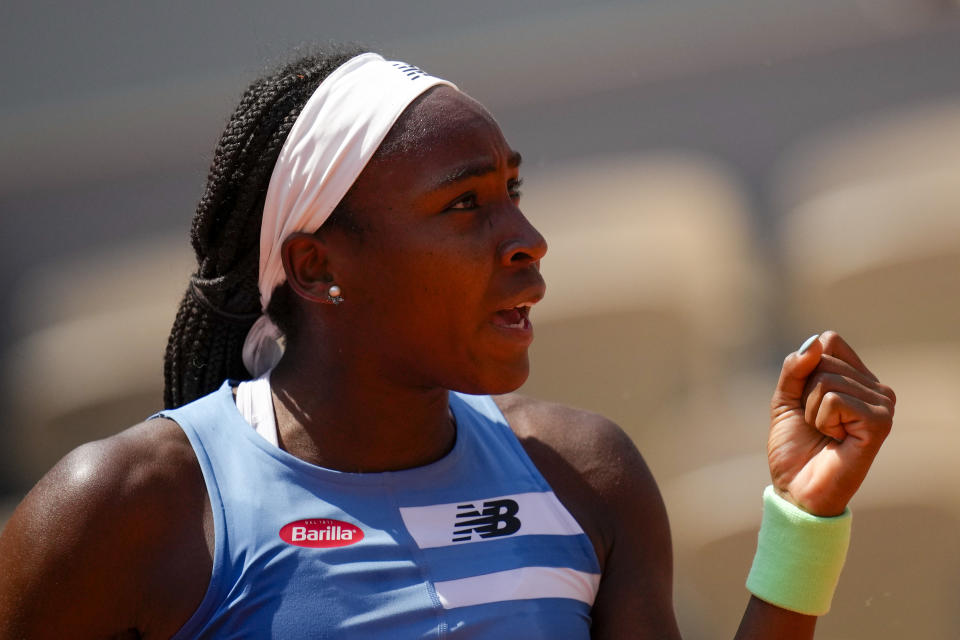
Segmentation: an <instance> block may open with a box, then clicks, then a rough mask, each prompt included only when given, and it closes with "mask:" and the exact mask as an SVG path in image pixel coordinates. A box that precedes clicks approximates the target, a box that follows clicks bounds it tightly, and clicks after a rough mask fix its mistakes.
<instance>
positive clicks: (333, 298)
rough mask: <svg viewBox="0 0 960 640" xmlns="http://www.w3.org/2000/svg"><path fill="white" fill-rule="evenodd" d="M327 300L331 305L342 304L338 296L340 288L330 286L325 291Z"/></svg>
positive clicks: (333, 285)
mask: <svg viewBox="0 0 960 640" xmlns="http://www.w3.org/2000/svg"><path fill="white" fill-rule="evenodd" d="M327 300H329V301H330V302H332V303H333V304H340V303H341V302H343V296H341V295H340V287H338V286H337V285H335V284H332V285H330V288H329V289H327Z"/></svg>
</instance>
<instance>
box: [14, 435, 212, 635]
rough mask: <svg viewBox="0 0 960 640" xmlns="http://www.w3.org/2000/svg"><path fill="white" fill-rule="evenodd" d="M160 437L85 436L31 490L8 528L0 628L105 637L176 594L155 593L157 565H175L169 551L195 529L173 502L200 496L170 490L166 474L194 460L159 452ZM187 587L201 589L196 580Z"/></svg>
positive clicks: (134, 624) (139, 622)
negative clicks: (166, 459)
mask: <svg viewBox="0 0 960 640" xmlns="http://www.w3.org/2000/svg"><path fill="white" fill-rule="evenodd" d="M154 428H155V427H154ZM157 444H158V442H155V441H150V439H147V440H144V439H142V438H139V437H137V436H136V435H133V436H131V435H120V436H114V437H113V438H109V439H107V440H103V441H98V442H93V443H89V444H86V445H83V446H81V447H79V448H78V449H76V450H74V451H73V452H71V453H70V454H68V455H67V456H66V457H65V458H63V459H62V460H61V461H60V462H59V463H58V464H57V465H56V466H55V467H54V468H53V469H51V470H50V471H49V472H48V473H47V474H46V475H45V476H44V477H43V479H42V480H41V481H40V482H39V483H38V484H37V485H36V486H35V487H34V488H33V490H31V491H30V493H29V494H28V495H27V496H26V498H24V500H23V502H22V503H21V504H20V505H19V506H18V507H17V509H16V511H15V512H14V513H13V515H12V517H11V519H10V521H9V522H8V523H7V525H6V527H5V528H4V530H3V532H2V534H0V638H22V637H29V638H64V637H70V638H103V637H113V636H116V635H118V634H122V633H123V632H125V631H127V630H133V629H142V628H143V627H144V621H149V622H150V623H151V624H156V621H157V618H154V617H152V610H154V609H155V608H156V607H157V606H161V607H163V606H164V605H171V604H172V603H168V602H166V601H165V600H164V596H162V595H161V596H159V597H157V598H156V600H155V601H154V600H153V597H154V596H155V595H156V590H155V589H153V588H152V587H154V586H155V585H157V584H158V581H157V580H158V575H159V574H158V567H161V566H163V564H164V563H168V564H171V565H176V563H177V556H176V554H175V553H173V554H168V555H169V558H167V559H163V554H164V552H165V551H169V550H170V547H169V545H170V543H171V542H178V541H179V540H180V539H181V538H182V537H183V536H182V535H181V534H180V533H178V532H181V531H186V530H187V528H185V527H183V526H181V525H179V524H173V525H172V524H170V523H171V522H177V520H176V518H181V519H182V520H183V521H184V522H189V520H190V516H189V515H188V514H187V513H186V512H182V511H179V512H178V509H176V508H174V509H172V508H171V506H170V505H173V504H175V501H176V500H182V501H183V502H184V503H185V504H187V505H190V504H191V503H193V504H194V506H195V503H196V498H195V497H192V496H191V495H190V492H184V493H182V494H181V495H179V496H176V495H173V494H174V493H176V492H172V491H170V490H169V489H170V487H171V486H174V487H176V486H177V485H170V484H169V483H167V482H165V480H164V479H165V478H166V477H169V476H171V475H177V474H178V475H179V476H180V477H181V478H182V479H183V480H186V481H188V482H189V481H190V472H189V466H188V467H183V465H182V464H178V463H177V462H176V461H173V462H172V463H171V464H164V462H163V461H162V460H158V459H157V456H160V455H162V454H163V452H164V450H165V449H169V447H167V448H165V447H163V446H159V447H157V446H156V445H157ZM184 470H186V471H187V473H185V474H184V473H183V471H184ZM181 486H189V484H187V485H181ZM201 535H202V534H201ZM188 537H190V536H189V534H188ZM201 541H202V538H201ZM194 546H196V545H194ZM183 550H184V551H187V552H189V551H190V549H189V548H184V549H183ZM185 555H187V556H190V553H186V554H185ZM204 584H205V583H204ZM204 584H201V585H200V588H201V591H200V593H201V595H202V588H203V586H204ZM181 589H182V592H183V593H185V594H187V596H188V597H193V598H195V595H192V594H194V593H195V591H196V588H195V587H192V586H191V585H190V584H184V585H182V587H181ZM193 606H196V602H194V604H193ZM170 609H173V610H174V615H182V614H181V612H180V611H177V607H176V606H170ZM188 613H189V611H188ZM185 619H186V617H183V619H182V620H181V621H180V622H181V623H182V621H183V620H185ZM177 626H178V625H176V624H174V626H173V627H172V631H175V630H176V628H177ZM172 631H171V633H172ZM168 635H169V634H168Z"/></svg>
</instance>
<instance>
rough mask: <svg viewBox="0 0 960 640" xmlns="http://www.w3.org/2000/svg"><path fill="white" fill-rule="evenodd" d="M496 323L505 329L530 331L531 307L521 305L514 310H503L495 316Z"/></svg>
mask: <svg viewBox="0 0 960 640" xmlns="http://www.w3.org/2000/svg"><path fill="white" fill-rule="evenodd" d="M494 323H495V324H496V325H497V326H499V327H503V328H505V329H518V330H521V331H528V330H529V329H530V328H531V325H530V305H526V304H524V305H519V306H516V307H513V308H512V309H501V310H500V311H497V312H496V313H495V314H494Z"/></svg>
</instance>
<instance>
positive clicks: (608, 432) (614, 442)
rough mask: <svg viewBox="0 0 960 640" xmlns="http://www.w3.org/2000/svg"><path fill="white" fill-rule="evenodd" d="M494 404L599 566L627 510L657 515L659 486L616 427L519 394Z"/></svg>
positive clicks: (584, 413)
mask: <svg viewBox="0 0 960 640" xmlns="http://www.w3.org/2000/svg"><path fill="white" fill-rule="evenodd" d="M495 400H496V402H497V405H498V406H499V407H500V409H501V411H502V412H503V414H504V416H505V417H506V418H507V421H508V422H509V423H510V426H511V428H512V429H513V431H514V433H515V434H516V436H517V438H518V439H519V440H520V443H521V444H522V445H523V447H524V449H525V450H526V452H527V454H528V455H529V456H530V458H531V459H532V460H533V462H534V464H536V465H537V468H538V469H539V470H540V472H541V473H543V475H544V476H545V477H546V479H547V481H548V482H549V483H550V485H551V486H552V487H553V488H554V491H555V492H556V493H557V495H558V496H560V497H561V499H562V501H563V502H564V504H565V506H567V508H568V509H569V510H570V511H571V513H572V514H573V515H574V517H576V518H577V519H578V520H580V521H581V526H584V529H585V531H587V533H588V534H589V535H590V536H591V538H592V539H593V540H594V545H595V546H596V547H598V556H600V559H601V562H603V560H604V555H601V553H603V554H606V553H607V550H608V549H609V547H610V546H611V544H612V541H613V538H614V537H615V532H616V530H617V529H618V528H619V527H620V526H621V525H622V524H623V521H624V520H625V519H626V517H627V516H628V514H626V513H624V512H623V509H624V508H628V509H629V510H630V511H631V512H633V511H635V510H636V509H644V508H647V509H648V510H652V511H653V512H655V513H656V514H657V515H659V509H660V505H661V500H660V493H659V490H658V488H657V484H656V481H655V480H654V478H653V475H652V474H651V473H650V470H649V468H648V467H647V464H646V462H645V461H644V460H643V457H642V456H641V455H640V452H639V451H637V448H636V446H635V445H634V444H633V441H631V440H630V438H629V436H627V434H626V433H624V431H623V429H621V428H620V426H619V425H617V424H616V423H615V422H613V421H612V420H609V419H608V418H605V417H603V416H601V415H599V414H597V413H593V412H590V411H585V410H582V409H576V408H573V407H568V406H565V405H562V404H557V403H553V402H546V401H543V400H536V399H533V398H528V397H525V396H521V395H518V394H508V395H504V396H498V397H497V398H496V399H495ZM578 512H579V513H578Z"/></svg>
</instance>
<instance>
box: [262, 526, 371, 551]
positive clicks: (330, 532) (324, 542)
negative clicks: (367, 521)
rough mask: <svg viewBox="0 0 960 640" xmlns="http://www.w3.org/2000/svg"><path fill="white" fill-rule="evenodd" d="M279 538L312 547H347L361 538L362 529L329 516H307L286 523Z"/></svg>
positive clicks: (288, 542)
mask: <svg viewBox="0 0 960 640" xmlns="http://www.w3.org/2000/svg"><path fill="white" fill-rule="evenodd" d="M280 539H281V540H283V541H284V542H286V543H287V544H292V545H296V546H298V547H310V548H313V549H318V548H319V549H327V548H330V547H348V546H350V545H351V544H356V543H358V542H360V541H361V540H363V529H361V528H360V527H358V526H355V525H352V524H350V523H349V522H342V521H340V520H331V519H329V518H307V519H306V520H297V521H296V522H291V523H290V524H286V525H284V526H283V528H282V529H280Z"/></svg>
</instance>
